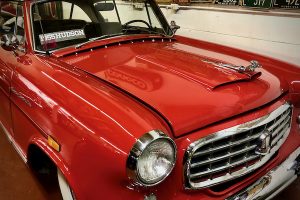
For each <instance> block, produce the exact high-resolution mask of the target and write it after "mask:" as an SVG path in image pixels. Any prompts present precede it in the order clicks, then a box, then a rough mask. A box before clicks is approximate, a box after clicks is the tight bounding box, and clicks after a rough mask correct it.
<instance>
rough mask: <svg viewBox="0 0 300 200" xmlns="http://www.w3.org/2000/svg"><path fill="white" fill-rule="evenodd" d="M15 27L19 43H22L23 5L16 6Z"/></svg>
mask: <svg viewBox="0 0 300 200" xmlns="http://www.w3.org/2000/svg"><path fill="white" fill-rule="evenodd" d="M15 28H16V29H15V34H16V36H17V39H18V41H19V44H21V45H22V44H24V42H25V37H24V36H25V31H24V15H23V6H22V5H18V6H17V20H16V26H15Z"/></svg>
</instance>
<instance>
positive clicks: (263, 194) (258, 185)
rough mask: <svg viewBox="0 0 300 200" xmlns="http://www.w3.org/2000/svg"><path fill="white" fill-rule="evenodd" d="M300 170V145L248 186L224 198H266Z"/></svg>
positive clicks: (241, 199) (275, 193) (277, 191)
mask: <svg viewBox="0 0 300 200" xmlns="http://www.w3.org/2000/svg"><path fill="white" fill-rule="evenodd" d="M299 170H300V147H299V148H298V149H297V150H296V151H294V152H293V153H292V154H291V155H290V156H289V157H288V158H287V159H286V160H285V161H284V162H283V163H281V164H280V165H279V166H277V167H275V168H274V169H273V170H271V171H270V172H269V173H267V174H266V175H265V176H263V177H262V178H260V179H259V180H257V181H256V182H255V183H254V184H252V185H251V186H249V187H248V188H246V189H244V190H242V191H241V192H239V193H238V194H235V195H233V196H231V197H229V198H227V199H226V200H260V199H263V200H265V199H266V200H268V199H272V198H273V197H275V196H276V195H277V194H278V193H279V192H281V191H282V190H283V189H285V188H286V187H287V186H289V185H290V184H291V183H292V182H293V181H294V180H296V179H297V177H298V175H299Z"/></svg>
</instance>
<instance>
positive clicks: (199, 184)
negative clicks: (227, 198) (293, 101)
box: [184, 103, 292, 189]
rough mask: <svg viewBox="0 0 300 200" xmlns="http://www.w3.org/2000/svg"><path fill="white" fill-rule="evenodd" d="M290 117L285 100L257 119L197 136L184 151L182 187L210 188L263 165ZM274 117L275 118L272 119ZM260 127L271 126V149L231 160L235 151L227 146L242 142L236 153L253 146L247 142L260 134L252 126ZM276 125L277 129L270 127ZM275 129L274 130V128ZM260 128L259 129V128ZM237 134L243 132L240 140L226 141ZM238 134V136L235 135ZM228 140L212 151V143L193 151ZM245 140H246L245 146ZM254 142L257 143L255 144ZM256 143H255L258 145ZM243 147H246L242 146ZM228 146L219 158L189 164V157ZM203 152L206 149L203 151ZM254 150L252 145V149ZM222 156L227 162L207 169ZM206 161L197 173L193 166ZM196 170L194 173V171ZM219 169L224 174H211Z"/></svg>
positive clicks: (285, 132)
mask: <svg viewBox="0 0 300 200" xmlns="http://www.w3.org/2000/svg"><path fill="white" fill-rule="evenodd" d="M279 116H281V117H280V118H278V117H279ZM291 116H292V106H291V105H290V104H289V103H285V104H283V105H282V106H280V107H279V108H278V109H276V110H274V111H273V112H271V113H269V114H267V115H265V116H263V117H260V118H258V119H255V120H252V121H249V122H246V123H244V124H240V125H237V126H234V127H231V128H228V129H225V130H221V131H218V132H216V133H214V134H211V135H208V136H207V137H205V138H202V139H199V140H197V141H195V142H194V143H192V144H191V145H190V146H189V147H188V149H187V151H186V153H185V157H184V163H185V166H184V179H185V188H186V189H200V188H206V187H210V186H213V185H216V184H220V183H223V182H226V181H229V180H232V179H235V178H238V177H241V176H243V175H246V174H248V173H250V172H252V171H254V170H256V169H258V168H259V167H261V166H262V165H263V164H265V163H266V162H268V161H269V160H270V159H271V157H272V156H273V155H274V154H275V153H276V152H277V151H278V149H279V148H280V147H281V145H282V144H283V143H284V142H285V140H286V139H287V137H288V135H289V132H290V129H291V127H290V124H291ZM276 119H277V121H276ZM268 123H272V124H270V125H268V126H269V127H266V126H267V124H268ZM260 127H263V128H264V129H265V128H267V129H270V130H271V129H272V131H274V132H272V134H271V135H272V141H271V144H270V145H271V149H270V150H269V151H268V154H266V155H261V154H257V153H255V154H252V155H248V154H247V153H246V157H244V158H242V160H238V161H234V162H233V161H232V160H231V157H230V156H231V155H232V154H234V155H235V152H234V153H232V152H231V150H232V149H231V148H232V146H238V145H243V144H244V145H245V146H244V148H243V149H242V150H237V151H236V153H244V152H243V151H244V150H245V151H246V150H247V149H248V146H249V145H250V146H249V149H250V150H251V151H252V150H253V148H252V146H251V145H253V146H254V145H255V144H250V143H249V142H248V141H252V142H253V141H254V142H255V141H256V140H257V138H259V137H260V135H261V134H262V132H258V133H256V132H255V133H252V132H253V130H254V129H255V128H260ZM274 127H277V128H274ZM274 129H275V130H274ZM262 131H263V130H262ZM246 132H250V133H251V134H247V133H246ZM241 133H245V135H242V136H243V137H242V139H237V140H234V141H232V140H230V139H231V138H232V137H234V136H237V135H238V134H239V135H241ZM239 137H240V136H239ZM227 139H228V140H229V141H226V143H225V144H222V145H221V146H218V147H217V150H215V149H214V148H216V147H215V146H214V145H215V144H214V145H212V146H208V147H207V148H206V149H205V150H203V151H204V152H203V151H197V150H199V149H200V148H201V147H202V148H203V147H205V146H206V145H211V144H213V143H214V142H215V143H216V142H218V141H222V140H227ZM247 142H248V143H249V144H248V145H246V144H247ZM256 145H257V144H256ZM258 145H259V144H258ZM245 147H247V148H245ZM228 148H230V151H229V153H228V154H226V155H225V156H220V157H216V158H213V159H211V156H209V157H208V159H207V160H205V161H203V160H201V161H200V162H196V163H191V160H192V159H195V157H196V159H197V157H199V156H203V155H205V154H211V152H212V151H213V152H214V151H219V152H220V151H223V150H228ZM205 151H206V152H205ZM253 151H255V148H254V150H253ZM224 157H226V158H227V157H230V158H228V159H229V162H227V164H225V165H221V166H218V165H217V167H216V168H211V165H212V164H211V163H213V164H214V163H216V161H215V160H217V161H219V160H221V159H224ZM254 160H258V161H257V162H255V163H254V164H251V165H248V163H249V162H251V161H254ZM206 161H209V162H210V161H211V163H208V164H210V165H209V166H210V167H209V168H207V169H202V168H201V170H202V171H201V170H200V171H199V172H198V171H197V170H195V168H196V169H197V167H199V166H200V167H203V166H205V165H206V164H207V162H206ZM242 164H245V166H243V167H242V168H238V169H237V170H233V171H231V169H232V168H234V167H237V166H241V165H242ZM191 169H193V170H194V171H192V173H191ZM226 170H228V171H227V172H225V171H226ZM195 171H196V172H195ZM220 172H224V174H223V173H222V174H221V175H219V176H215V175H216V173H220ZM207 176H209V177H208V178H206V177H207ZM198 177H199V181H198V180H196V181H193V180H194V179H197V178H198ZM202 177H205V179H203V180H202V179H201V178H202Z"/></svg>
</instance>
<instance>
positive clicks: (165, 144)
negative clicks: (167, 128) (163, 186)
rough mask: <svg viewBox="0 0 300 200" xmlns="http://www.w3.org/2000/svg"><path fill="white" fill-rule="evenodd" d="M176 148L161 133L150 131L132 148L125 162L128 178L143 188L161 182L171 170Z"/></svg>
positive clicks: (171, 141)
mask: <svg viewBox="0 0 300 200" xmlns="http://www.w3.org/2000/svg"><path fill="white" fill-rule="evenodd" d="M175 162H176V146H175V143H174V142H173V140H172V139H171V138H169V137H168V136H167V135H165V134H164V133H163V132H161V131H150V132H149V133H146V134H145V135H143V136H142V137H141V138H140V139H139V140H138V141H137V142H136V143H135V145H134V146H133V148H132V150H131V152H130V155H129V157H128V160H127V171H128V175H129V178H131V179H133V180H134V181H136V182H137V183H139V184H142V185H144V186H153V185H156V184H159V183H160V182H162V181H163V180H164V179H165V178H166V177H167V176H168V175H169V174H170V173H171V172H172V170H173V168H174V165H175Z"/></svg>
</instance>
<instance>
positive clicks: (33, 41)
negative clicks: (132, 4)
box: [29, 0, 174, 54]
mask: <svg viewBox="0 0 300 200" xmlns="http://www.w3.org/2000/svg"><path fill="white" fill-rule="evenodd" d="M48 1H51V0H35V1H33V2H30V10H29V17H30V23H31V24H30V28H31V39H32V43H31V44H32V49H33V51H34V52H35V53H39V54H52V53H54V52H56V51H59V50H63V49H66V48H70V47H73V46H74V48H75V46H76V45H78V44H75V45H70V46H66V47H62V48H59V49H54V50H50V51H48V52H47V51H42V50H38V49H36V43H35V34H34V28H33V17H32V7H33V6H34V5H35V4H36V3H43V2H48ZM149 1H151V0H149ZM154 4H155V5H154V7H153V8H154V9H157V12H158V14H159V15H160V17H161V18H162V19H161V20H159V23H160V24H161V26H162V27H164V26H163V24H162V23H165V25H166V27H167V29H168V31H170V30H171V28H170V25H169V24H168V21H167V19H166V17H165V15H164V14H163V12H162V11H161V9H160V7H159V6H158V5H157V4H156V3H154ZM158 18H159V17H158ZM163 29H164V28H163ZM165 31H166V30H165V29H164V32H165ZM137 35H138V34H137ZM149 35H153V34H149ZM128 36H131V35H128ZM116 37H118V36H116ZM119 37H120V36H119ZM173 37H174V34H171V35H170V36H167V37H166V38H168V39H169V38H173Z"/></svg>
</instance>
